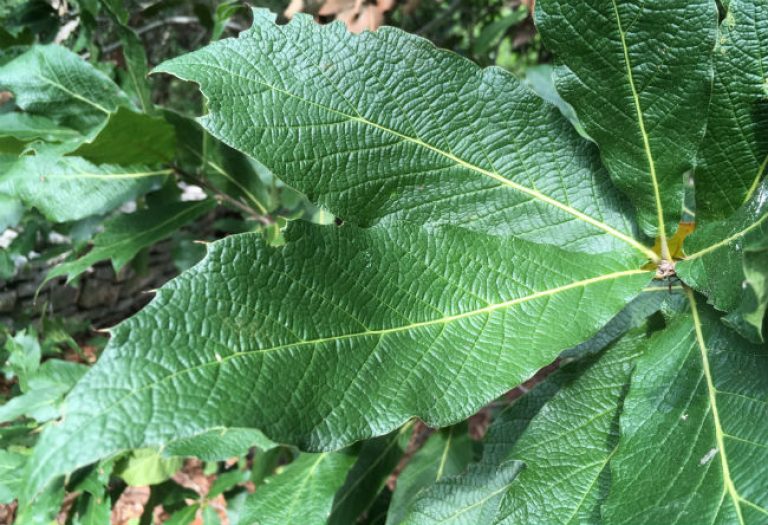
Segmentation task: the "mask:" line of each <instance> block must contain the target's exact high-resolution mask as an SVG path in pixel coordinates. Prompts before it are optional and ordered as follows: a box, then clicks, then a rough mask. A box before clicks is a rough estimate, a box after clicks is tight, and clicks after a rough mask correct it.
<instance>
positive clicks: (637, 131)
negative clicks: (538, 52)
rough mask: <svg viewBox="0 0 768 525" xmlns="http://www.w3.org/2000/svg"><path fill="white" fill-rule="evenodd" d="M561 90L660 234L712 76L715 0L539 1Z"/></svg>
mask: <svg viewBox="0 0 768 525" xmlns="http://www.w3.org/2000/svg"><path fill="white" fill-rule="evenodd" d="M536 25H537V27H538V29H539V31H540V32H541V36H542V38H543V40H544V43H545V44H546V46H547V48H548V49H549V50H551V51H552V52H554V53H555V56H556V57H557V59H558V60H559V62H560V63H561V64H562V66H561V67H559V68H558V69H557V70H556V76H557V78H556V85H557V90H558V92H559V93H560V95H561V96H562V97H563V98H564V99H565V100H566V101H567V102H569V103H570V104H571V105H572V106H573V107H574V108H575V109H576V113H577V114H578V116H579V120H580V121H581V123H582V125H583V126H584V129H585V130H586V131H587V133H588V134H589V136H590V137H592V138H593V139H594V140H595V142H597V144H598V145H599V146H600V152H601V154H602V160H603V162H604V163H605V165H606V167H607V168H608V171H609V172H610V174H611V177H612V179H613V181H614V182H615V183H616V185H617V186H618V187H619V188H620V189H622V190H623V191H624V192H625V193H626V194H627V196H629V198H630V199H631V200H632V202H633V203H634V204H635V206H636V208H637V211H638V220H639V222H640V225H641V226H642V229H643V231H645V232H646V233H647V234H649V235H651V236H654V237H655V236H658V237H661V238H666V237H668V236H671V235H672V233H674V230H675V228H676V227H677V222H678V221H679V219H680V214H681V211H682V207H683V174H684V173H685V172H686V171H688V170H689V169H691V168H692V167H693V162H694V158H695V156H696V153H697V151H698V148H699V142H700V141H701V138H702V135H703V133H704V126H705V124H706V118H705V115H706V114H707V108H708V105H709V95H710V89H711V84H712V75H713V73H712V51H713V48H714V45H715V39H716V31H717V7H716V5H715V2H713V1H712V0H625V1H619V0H610V1H608V0H586V1H581V2H572V1H569V0H540V1H537V2H536Z"/></svg>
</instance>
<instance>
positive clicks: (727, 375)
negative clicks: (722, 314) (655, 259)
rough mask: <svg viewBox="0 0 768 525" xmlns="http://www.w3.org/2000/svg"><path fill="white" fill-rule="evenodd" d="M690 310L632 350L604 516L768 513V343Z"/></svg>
mask: <svg viewBox="0 0 768 525" xmlns="http://www.w3.org/2000/svg"><path fill="white" fill-rule="evenodd" d="M688 297H689V301H690V308H691V311H690V313H688V314H685V315H682V316H680V317H678V318H677V319H676V320H674V321H673V322H672V323H671V324H670V325H669V326H668V327H667V328H666V329H665V330H663V331H661V332H659V333H657V334H656V335H654V336H653V339H652V340H651V341H650V343H649V344H648V347H647V351H646V353H645V354H644V355H643V356H642V357H641V358H640V359H639V360H638V363H637V369H636V372H635V374H634V376H633V378H632V386H631V387H630V389H629V393H628V394H627V398H626V400H625V403H624V411H623V413H622V415H621V439H620V442H619V447H618V449H617V452H616V454H615V455H614V459H613V461H612V462H611V473H612V476H611V477H612V488H611V492H610V496H609V499H608V501H607V503H606V506H605V513H606V521H607V522H608V523H617V524H621V523H632V524H643V523H649V524H650V523H669V524H682V523H692V522H696V523H740V524H744V523H762V522H764V521H765V519H766V517H767V516H768V484H767V480H766V477H765V475H764V466H765V464H766V461H768V452H766V451H768V438H767V436H768V403H767V401H766V400H768V347H767V346H766V345H765V344H763V345H759V346H758V345H752V344H749V343H747V342H746V341H744V340H743V339H742V338H740V337H738V336H736V335H735V334H734V333H733V332H731V331H730V330H729V329H728V328H726V327H725V326H724V325H723V324H722V323H721V322H720V320H719V319H718V315H717V314H715V312H714V311H713V310H712V309H711V308H709V307H707V306H706V305H704V304H702V302H701V298H700V297H699V298H696V297H694V294H693V292H690V291H689V292H688Z"/></svg>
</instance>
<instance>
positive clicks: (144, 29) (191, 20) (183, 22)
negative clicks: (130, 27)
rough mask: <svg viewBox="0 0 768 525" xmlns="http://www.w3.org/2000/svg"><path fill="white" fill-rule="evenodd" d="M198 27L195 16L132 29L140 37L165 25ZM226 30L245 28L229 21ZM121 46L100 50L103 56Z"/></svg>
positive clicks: (169, 18) (116, 43)
mask: <svg viewBox="0 0 768 525" xmlns="http://www.w3.org/2000/svg"><path fill="white" fill-rule="evenodd" d="M189 24H194V25H200V20H199V19H198V18H197V17H195V16H170V17H168V18H163V19H162V20H155V21H154V22H150V23H148V24H147V25H144V26H141V27H138V28H136V29H134V32H135V33H136V34H137V35H139V36H141V35H143V34H144V33H148V32H150V31H152V30H153V29H157V28H159V27H163V26H165V25H189ZM225 27H226V28H227V29H231V30H233V31H237V32H238V33H239V32H241V31H243V30H244V29H245V28H244V27H242V26H241V25H239V24H237V23H235V22H232V21H229V22H227V24H226V25H225ZM122 45H123V43H122V42H120V41H118V42H112V43H111V44H107V45H106V46H104V47H103V48H102V49H101V52H102V53H104V54H108V53H111V52H112V51H115V50H116V49H117V48H119V47H121V46H122Z"/></svg>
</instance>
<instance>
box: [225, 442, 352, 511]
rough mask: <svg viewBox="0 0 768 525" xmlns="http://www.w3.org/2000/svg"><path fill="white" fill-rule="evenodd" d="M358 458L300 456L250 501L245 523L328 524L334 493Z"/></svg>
mask: <svg viewBox="0 0 768 525" xmlns="http://www.w3.org/2000/svg"><path fill="white" fill-rule="evenodd" d="M354 461H355V458H354V456H350V455H347V454H344V453H339V452H325V453H322V454H301V455H299V457H298V458H297V459H296V460H295V461H294V462H293V463H291V464H290V465H288V466H287V467H285V468H284V469H283V471H282V472H279V473H278V474H276V475H274V476H272V477H271V478H268V481H267V483H265V484H264V485H262V486H261V487H259V489H258V490H257V491H256V492H255V493H253V494H252V495H251V496H249V497H248V499H246V501H245V506H244V508H243V509H242V514H241V516H240V521H241V522H242V523H258V524H259V525H272V524H274V525H283V524H285V523H308V524H309V523H313V524H314V523H318V524H319V523H325V522H326V520H327V519H328V514H329V513H330V512H331V505H332V502H333V495H334V493H335V492H336V491H337V490H338V489H339V487H341V484H342V483H343V482H344V478H345V477H346V475H347V472H348V471H349V469H350V468H351V467H352V464H353V463H354Z"/></svg>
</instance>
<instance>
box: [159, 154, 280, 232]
mask: <svg viewBox="0 0 768 525" xmlns="http://www.w3.org/2000/svg"><path fill="white" fill-rule="evenodd" d="M173 169H174V171H175V172H176V173H177V174H178V175H179V177H181V178H182V179H183V180H186V181H188V182H190V183H192V184H194V185H196V186H200V187H201V188H203V189H204V190H206V191H208V192H209V193H211V194H213V196H214V198H215V199H216V200H217V201H219V202H221V203H225V204H229V205H230V206H232V207H233V208H236V209H237V210H238V211H240V212H242V213H243V215H245V216H246V217H248V218H250V219H253V220H255V221H258V222H260V223H261V224H263V225H264V226H270V225H272V224H274V223H275V221H274V219H272V217H270V216H269V215H262V214H261V213H259V212H258V211H257V210H254V209H253V208H251V207H250V206H248V205H247V204H245V203H244V202H242V201H240V200H238V199H236V198H234V197H232V196H231V195H228V194H226V193H224V192H223V191H221V190H220V189H218V188H217V187H215V186H214V185H213V184H211V183H210V182H208V181H207V180H205V179H203V178H201V177H198V176H196V175H192V174H191V173H187V172H185V171H183V170H182V169H180V168H179V167H177V166H174V168H173Z"/></svg>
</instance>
